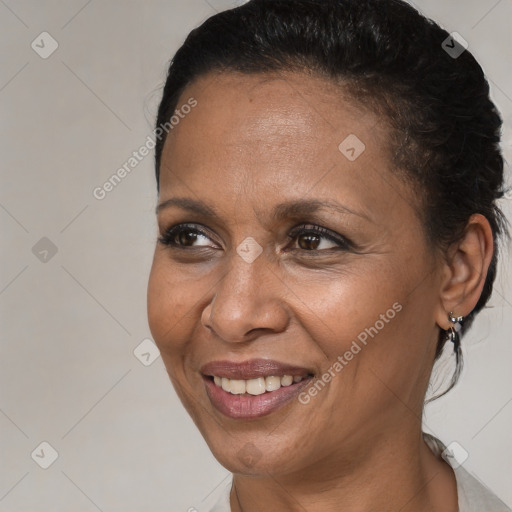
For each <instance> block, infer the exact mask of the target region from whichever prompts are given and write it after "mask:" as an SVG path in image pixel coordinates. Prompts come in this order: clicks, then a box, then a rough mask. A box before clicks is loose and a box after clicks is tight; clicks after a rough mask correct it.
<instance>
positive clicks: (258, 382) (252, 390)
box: [245, 377, 266, 395]
mask: <svg viewBox="0 0 512 512" xmlns="http://www.w3.org/2000/svg"><path fill="white" fill-rule="evenodd" d="M245 386H246V389H247V393H249V395H262V394H263V393H265V391H266V388H265V379H264V377H258V378H257V379H250V380H248V381H247V383H246V385H245Z"/></svg>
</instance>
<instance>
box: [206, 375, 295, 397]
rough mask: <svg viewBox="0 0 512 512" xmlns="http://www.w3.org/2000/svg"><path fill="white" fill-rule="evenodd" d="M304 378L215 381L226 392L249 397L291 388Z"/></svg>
mask: <svg viewBox="0 0 512 512" xmlns="http://www.w3.org/2000/svg"><path fill="white" fill-rule="evenodd" d="M303 378H304V377H301V376H299V375H295V376H294V377H292V376H291V375H283V376H282V377H278V376H274V375H272V376H269V377H258V378H257V379H249V380H240V379H228V378H226V377H217V376H214V377H213V381H214V382H215V384H216V385H217V386H219V387H221V388H222V389H223V390H224V391H227V392H228V393H232V394H233V395H243V394H245V393H248V394H249V395H262V394H263V393H265V392H268V391H276V390H277V389H279V388H281V387H283V386H291V385H292V384H293V383H297V382H300V381H301V380H302V379H303Z"/></svg>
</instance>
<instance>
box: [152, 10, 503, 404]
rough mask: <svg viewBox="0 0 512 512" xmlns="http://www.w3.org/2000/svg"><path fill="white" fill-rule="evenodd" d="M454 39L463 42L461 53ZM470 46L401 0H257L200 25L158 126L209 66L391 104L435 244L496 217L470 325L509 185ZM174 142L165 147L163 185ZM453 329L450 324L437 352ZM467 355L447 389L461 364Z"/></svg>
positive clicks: (383, 107)
mask: <svg viewBox="0 0 512 512" xmlns="http://www.w3.org/2000/svg"><path fill="white" fill-rule="evenodd" d="M452 47H453V48H454V49H455V50H458V52H457V53H460V52H462V53H461V54H460V55H457V54H456V53H451V54H450V53H449V51H448V50H449V49H450V48H452ZM463 50H464V48H463V47H462V46H460V44H459V43H458V42H457V41H456V40H454V39H453V38H452V39H451V38H450V34H448V32H446V31H445V30H443V29H442V28H440V27H439V26H438V25H437V24H436V23H434V22H433V21H432V20H429V19H427V18H425V17H424V16H422V15H421V14H420V13H418V11H416V10H415V9H414V8H413V7H411V6H410V5H408V4H407V3H405V2H403V1H401V0H251V1H250V2H248V3H246V4H244V5H242V6H240V7H237V8H235V9H231V10H228V11H223V12H220V13H219V14H216V15H215V16H212V17H211V18H209V19H207V20H206V21H205V22H204V23H203V24H202V25H201V26H199V27H198V28H196V29H194V30H192V32H191V33H190V34H189V36H188V37H187V39H186V40H185V42H184V44H183V45H182V46H181V48H180V49H179V50H178V51H177V52H176V54H175V56H174V58H173V59H172V62H171V65H170V67H169V72H168V76H167V81H166V83H165V87H164V91H163V98H162V101H161V103H160V107H159V110H158V116H157V121H156V125H157V127H158V126H162V125H163V124H164V123H166V122H167V121H169V119H170V118H171V116H172V115H173V114H174V111H175V109H176V108H177V104H178V101H179V98H180V96H181V94H182V93H183V91H184V89H185V87H186V86H187V85H189V84H191V83H192V82H193V81H194V80H195V79H197V78H199V77H201V76H204V75H206V74H207V73H210V72H223V71H226V72H240V73H265V72H279V71H299V72H307V73H310V74H315V75H317V76H322V77H325V78H327V79H330V80H332V81H335V82H336V83H339V84H340V87H342V88H343V89H344V90H345V91H348V92H349V94H350V95H351V96H352V97H353V98H354V99H355V100H357V101H364V104H365V105H367V107H368V108H371V109H373V110H374V111H376V112H377V113H381V114H383V116H382V117H383V119H385V120H386V121H387V124H388V125H389V127H390V128H391V130H390V132H391V133H390V138H391V143H392V145H393V146H394V147H393V153H392V155H393V159H394V162H393V163H394V164H395V167H396V169H397V170H400V171H401V172H402V173H405V176H406V178H407V179H408V181H410V182H411V183H412V184H413V185H414V189H415V190H416V191H418V192H419V197H420V198H421V203H422V208H421V212H422V215H423V219H424V225H425V231H426V234H427V236H428V239H429V240H430V241H431V242H432V244H433V246H434V247H436V248H438V249H441V250H443V249H446V248H447V247H448V246H449V245H450V244H451V243H453V242H456V241H457V240H458V239H460V237H461V236H462V235H463V233H464V230H465V228H466V224H467V221H468V219H469V217H470V216H471V215H472V214H474V213H480V214H482V215H484V216H485V217H486V218H487V220H488V221H489V223H490V225H491V227H492V232H493V238H494V241H495V247H496V249H495V251H494V255H493V258H492V262H491V264H490V267H489V271H488V274H487V279H486V282H485V286H484V288H483V291H482V294H481V296H480V299H479V301H478V303H477V305H476V307H475V308H474V310H473V311H472V312H471V313H470V314H469V315H468V316H466V318H465V321H464V324H463V328H462V331H461V335H462V334H463V333H464V332H465V331H466V330H467V329H468V328H469V326H470V325H471V323H472V321H473V318H474V315H475V314H476V313H478V312H479V311H480V310H481V309H482V308H483V306H484V305H485V304H486V302H487V301H488V299H489V297H490V295H491V292H492V287H493V282H494V279H495V276H496V266H497V255H498V251H497V245H496V242H497V239H498V237H499V235H501V234H502V233H503V232H505V233H506V232H507V227H506V220H505V218H504V216H503V214H502V212H501V210H500V209H499V208H498V206H497V205H496V200H497V199H499V198H501V197H502V196H503V194H504V190H503V159H502V156H501V152H500V148H499V141H500V128H501V118H500V115H499V113H498V112H497V109H496V107H495V106H494V104H493V103H492V102H491V100H490V98H489V85H488V83H487V80H486V79H485V77H484V73H483V71H482V68H481V67H480V65H479V64H478V63H477V62H476V60H475V59H474V57H473V56H472V55H471V53H470V52H469V51H467V50H466V51H463ZM164 143H165V138H162V139H159V140H158V141H157V143H156V148H155V152H156V154H155V161H156V162H155V163H156V177H157V187H158V181H159V172H160V164H161V156H162V149H163V146H164ZM446 334H447V333H446V331H443V330H441V332H440V337H439V340H438V345H437V350H436V355H435V359H436V360H437V359H438V357H439V356H440V354H441V352H442V349H443V346H444V343H445V341H446ZM456 354H457V366H456V372H455V374H454V377H453V378H452V382H451V385H450V386H449V388H448V389H451V387H453V385H454V384H455V382H456V380H457V378H458V375H459V373H460V370H461V368H462V359H461V358H460V356H461V352H460V351H457V353H456ZM448 389H447V390H446V391H448ZM446 391H445V393H446ZM442 394H444V393H442ZM439 396H441V395H439Z"/></svg>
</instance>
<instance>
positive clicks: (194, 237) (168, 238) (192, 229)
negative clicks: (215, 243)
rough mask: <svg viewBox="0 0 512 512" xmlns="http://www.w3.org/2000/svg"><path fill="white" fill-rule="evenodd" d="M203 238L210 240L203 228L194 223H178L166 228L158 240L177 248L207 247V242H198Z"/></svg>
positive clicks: (203, 239)
mask: <svg viewBox="0 0 512 512" xmlns="http://www.w3.org/2000/svg"><path fill="white" fill-rule="evenodd" d="M205 240H211V239H210V237H209V236H208V235H207V234H206V232H204V231H203V230H201V229H199V228H197V227H196V226H195V225H194V224H178V225H176V226H172V227H170V228H169V229H166V230H165V232H164V233H163V235H162V236H160V237H159V238H158V241H159V242H160V243H161V244H163V245H166V246H168V247H174V248H179V249H184V248H185V249H186V248H189V249H190V248H192V249H193V248H194V247H209V246H210V245H209V244H205V243H199V244H197V242H202V241H205Z"/></svg>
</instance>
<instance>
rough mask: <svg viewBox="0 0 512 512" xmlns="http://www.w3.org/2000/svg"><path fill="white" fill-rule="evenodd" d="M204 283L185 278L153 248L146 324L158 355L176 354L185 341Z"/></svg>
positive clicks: (183, 274) (184, 274)
mask: <svg viewBox="0 0 512 512" xmlns="http://www.w3.org/2000/svg"><path fill="white" fill-rule="evenodd" d="M203 282H204V281H202V280H198V279H197V278H194V279H192V278H190V277H187V274H186V273H184V272H180V271H178V270H176V269H175V268H174V266H172V265H171V264H170V263H169V262H168V261H167V259H166V258H165V254H162V253H160V254H159V249H158V248H157V253H156V254H155V259H154V261H153V266H152V268H151V273H150V276H149V283H148V301H147V307H148V322H149V327H150V330H151V334H152V336H153V339H154V340H155V343H156V344H157V346H158V348H159V349H160V352H162V355H163V354H164V353H166V352H172V353H176V352H178V351H180V350H181V349H182V348H183V346H184V345H185V344H186V342H187V341H188V339H187V338H188V336H187V333H188V331H189V328H191V327H189V326H191V325H192V323H193V319H192V316H193V313H194V311H195V310H196V308H197V299H198V298H199V297H201V295H202V294H201V293H200V290H198V288H202V283H203Z"/></svg>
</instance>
